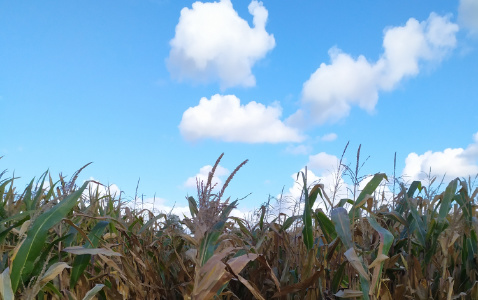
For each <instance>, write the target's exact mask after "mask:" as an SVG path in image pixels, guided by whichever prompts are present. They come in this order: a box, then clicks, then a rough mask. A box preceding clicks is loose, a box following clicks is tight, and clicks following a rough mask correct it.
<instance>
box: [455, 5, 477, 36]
mask: <svg viewBox="0 0 478 300" xmlns="http://www.w3.org/2000/svg"><path fill="white" fill-rule="evenodd" d="M458 22H459V23H460V24H462V25H463V27H465V28H467V29H468V30H470V32H471V33H472V34H478V1H476V0H460V5H459V6H458Z"/></svg>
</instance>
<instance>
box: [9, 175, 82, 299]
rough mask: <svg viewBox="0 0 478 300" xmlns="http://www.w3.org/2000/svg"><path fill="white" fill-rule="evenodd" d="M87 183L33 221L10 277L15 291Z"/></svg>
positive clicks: (14, 261) (14, 262)
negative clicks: (53, 230) (50, 233)
mask: <svg viewBox="0 0 478 300" xmlns="http://www.w3.org/2000/svg"><path fill="white" fill-rule="evenodd" d="M87 185H88V181H87V182H85V183H84V184H83V186H82V187H81V188H79V189H78V190H77V191H76V192H74V193H72V194H71V195H69V196H68V197H66V198H65V199H63V200H62V201H60V202H59V203H58V204H56V205H55V206H53V207H52V208H51V209H50V210H48V211H46V212H45V213H43V214H42V215H40V216H39V217H38V218H37V219H36V220H35V221H34V222H33V225H32V227H31V229H30V230H29V232H28V234H27V237H26V239H25V241H24V242H23V244H22V246H21V247H20V249H19V250H18V253H17V255H16V257H15V259H14V260H13V263H12V273H11V274H10V277H11V279H12V289H13V291H16V290H17V288H18V286H19V283H20V280H23V279H25V278H26V277H27V276H28V275H29V274H30V273H31V271H32V269H33V266H34V262H35V259H36V258H37V256H38V255H39V254H40V251H41V250H42V248H43V245H44V243H45V241H46V238H47V234H48V231H49V230H50V228H52V227H53V226H55V225H56V224H57V223H59V222H60V221H61V219H63V218H64V217H65V216H66V215H67V214H68V213H69V212H70V211H71V210H72V209H73V207H74V206H75V205H76V204H77V202H78V199H79V198H80V196H81V194H82V193H83V191H84V190H85V188H86V186H87Z"/></svg>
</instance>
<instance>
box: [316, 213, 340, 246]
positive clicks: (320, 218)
mask: <svg viewBox="0 0 478 300" xmlns="http://www.w3.org/2000/svg"><path fill="white" fill-rule="evenodd" d="M316 212H317V213H316V214H315V215H314V216H315V219H316V221H317V222H318V223H319V226H320V229H322V232H323V233H324V236H325V239H326V240H327V243H329V244H330V243H331V242H332V241H333V240H334V239H335V238H336V237H337V232H336V231H335V227H334V223H333V222H332V221H331V220H330V219H329V218H328V217H327V216H326V215H325V214H324V213H323V212H322V211H320V210H317V211H316Z"/></svg>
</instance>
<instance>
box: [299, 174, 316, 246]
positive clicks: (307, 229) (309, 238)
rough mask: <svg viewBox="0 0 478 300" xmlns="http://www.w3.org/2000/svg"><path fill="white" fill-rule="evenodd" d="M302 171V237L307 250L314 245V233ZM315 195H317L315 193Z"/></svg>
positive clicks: (305, 179) (305, 182) (305, 181)
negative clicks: (303, 201)
mask: <svg viewBox="0 0 478 300" xmlns="http://www.w3.org/2000/svg"><path fill="white" fill-rule="evenodd" d="M301 173H302V180H303V181H304V187H303V188H304V200H305V203H304V214H303V215H302V219H303V221H304V225H303V226H304V227H303V228H302V238H303V241H304V244H305V247H306V248H307V250H310V249H312V247H313V246H314V233H313V228H312V209H311V206H310V202H309V190H308V189H307V178H306V177H305V174H304V172H301ZM316 197H317V195H316Z"/></svg>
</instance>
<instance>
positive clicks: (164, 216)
mask: <svg viewBox="0 0 478 300" xmlns="http://www.w3.org/2000/svg"><path fill="white" fill-rule="evenodd" d="M159 218H166V215H165V214H159V215H157V216H156V217H154V218H152V219H151V220H149V221H148V222H146V224H144V225H143V226H142V227H141V229H140V230H139V231H138V234H141V233H143V231H145V230H146V229H148V228H149V227H150V226H151V225H153V224H154V222H156V220H157V219H159Z"/></svg>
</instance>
